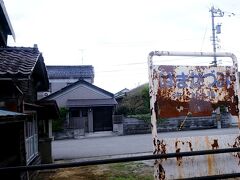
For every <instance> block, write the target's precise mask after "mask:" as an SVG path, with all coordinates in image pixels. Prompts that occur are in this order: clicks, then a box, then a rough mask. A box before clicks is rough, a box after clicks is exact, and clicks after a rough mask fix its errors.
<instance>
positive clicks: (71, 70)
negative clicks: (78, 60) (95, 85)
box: [47, 65, 94, 79]
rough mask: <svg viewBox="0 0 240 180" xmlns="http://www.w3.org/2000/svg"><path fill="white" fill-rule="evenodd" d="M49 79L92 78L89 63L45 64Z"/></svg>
mask: <svg viewBox="0 0 240 180" xmlns="http://www.w3.org/2000/svg"><path fill="white" fill-rule="evenodd" d="M47 71H48V77H49V79H69V78H77V79H83V78H94V70H93V66H91V65H84V66H47Z"/></svg>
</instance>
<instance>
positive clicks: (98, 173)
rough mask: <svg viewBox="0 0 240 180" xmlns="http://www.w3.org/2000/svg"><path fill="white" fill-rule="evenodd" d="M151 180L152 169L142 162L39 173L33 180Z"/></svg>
mask: <svg viewBox="0 0 240 180" xmlns="http://www.w3.org/2000/svg"><path fill="white" fill-rule="evenodd" d="M75 179H79V180H86V179H87V180H152V179H153V167H151V166H149V165H147V164H146V163H143V162H129V163H115V164H104V165H95V166H85V167H77V168H65V169H58V170H56V171H54V172H53V171H51V172H40V173H39V176H38V177H37V178H36V179H35V180H75Z"/></svg>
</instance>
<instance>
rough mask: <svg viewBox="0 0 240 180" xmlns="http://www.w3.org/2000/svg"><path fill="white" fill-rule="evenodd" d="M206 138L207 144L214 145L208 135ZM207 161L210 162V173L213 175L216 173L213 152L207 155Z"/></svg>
mask: <svg viewBox="0 0 240 180" xmlns="http://www.w3.org/2000/svg"><path fill="white" fill-rule="evenodd" d="M205 140H206V144H207V145H208V147H212V144H211V143H210V142H209V140H208V137H206V138H205ZM213 144H214V143H213ZM212 148H213V147H212ZM207 162H208V175H213V174H214V169H215V167H214V156H213V155H211V154H210V155H207Z"/></svg>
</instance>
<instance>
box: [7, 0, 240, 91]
mask: <svg viewBox="0 0 240 180" xmlns="http://www.w3.org/2000/svg"><path fill="white" fill-rule="evenodd" d="M4 3H5V6H6V9H7V12H8V15H9V18H10V20H11V23H12V26H13V29H14V31H15V34H16V42H13V40H12V39H11V38H9V45H11V46H27V47H33V44H37V45H38V48H39V50H40V51H41V52H42V53H43V56H44V59H45V63H46V65H93V66H94V69H95V81H94V84H95V85H97V86H98V87H100V88H103V89H105V90H107V91H110V92H112V93H116V92H118V91H120V90H121V89H123V88H129V89H132V88H134V87H136V86H138V85H140V84H143V83H145V82H147V81H148V74H147V56H148V53H149V52H150V51H153V50H168V51H212V44H211V42H210V36H211V28H212V27H211V14H210V12H209V10H210V8H211V6H212V5H214V6H215V7H216V8H220V9H221V10H222V11H224V12H225V15H224V17H221V18H215V23H216V24H217V23H221V24H222V34H220V35H218V37H219V39H220V40H221V41H220V43H219V45H220V46H221V48H220V49H218V50H217V51H230V52H233V53H235V54H236V55H237V56H238V57H239V58H240V49H239V48H240V46H239V42H240V36H239V32H240V1H239V0H231V1H229V0H215V1H213V0H212V1H211V0H168V1H166V0H68V1H66V0H5V1H4ZM231 13H235V14H236V15H235V16H231V17H230V15H231ZM238 49H239V50H238ZM170 64H171V63H170Z"/></svg>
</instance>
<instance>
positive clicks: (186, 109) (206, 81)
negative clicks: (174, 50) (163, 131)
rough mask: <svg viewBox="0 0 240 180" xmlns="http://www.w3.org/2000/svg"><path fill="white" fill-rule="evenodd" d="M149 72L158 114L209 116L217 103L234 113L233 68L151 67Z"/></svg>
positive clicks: (235, 111) (235, 112)
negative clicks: (151, 72) (151, 73)
mask: <svg viewBox="0 0 240 180" xmlns="http://www.w3.org/2000/svg"><path fill="white" fill-rule="evenodd" d="M152 71H153V75H152V78H153V81H154V84H153V87H152V88H153V90H154V91H155V92H156V102H155V106H157V107H155V109H156V110H158V111H157V112H156V115H157V116H158V117H163V118H165V117H178V116H186V115H187V114H188V113H191V115H192V116H210V115H211V114H212V112H213V110H215V109H216V108H217V107H219V106H220V105H225V106H226V107H227V108H228V110H229V112H230V113H231V114H232V115H237V113H238V107H237V105H238V99H237V95H236V94H235V91H234V87H235V83H236V76H235V70H234V69H233V68H232V67H208V66H153V67H152Z"/></svg>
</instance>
